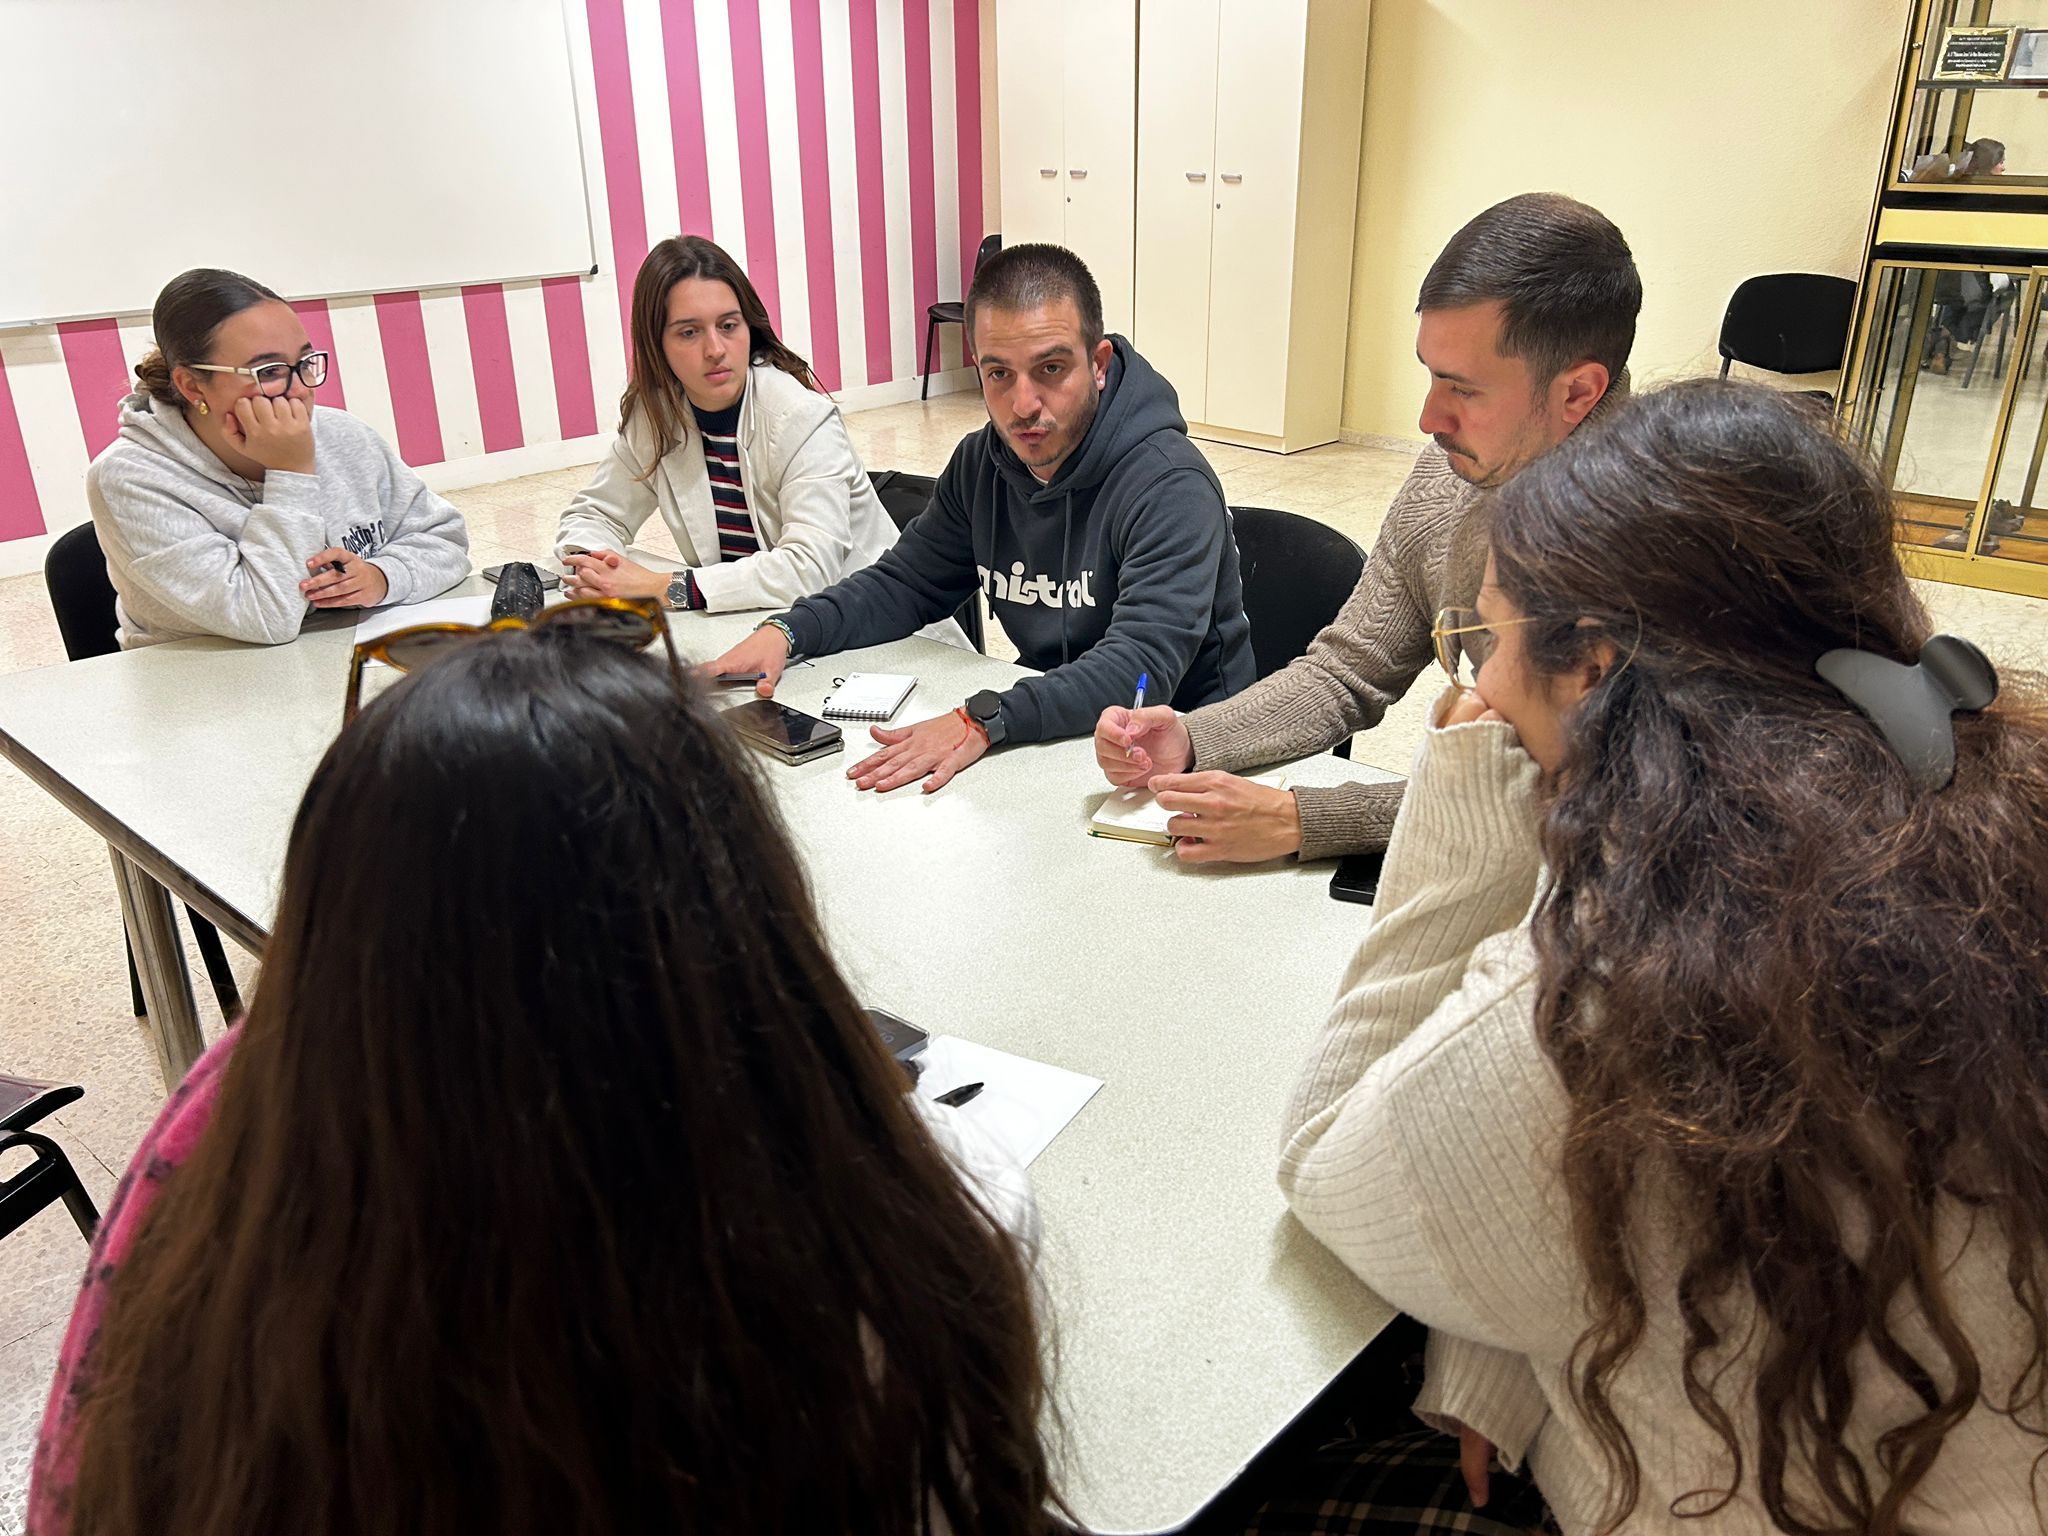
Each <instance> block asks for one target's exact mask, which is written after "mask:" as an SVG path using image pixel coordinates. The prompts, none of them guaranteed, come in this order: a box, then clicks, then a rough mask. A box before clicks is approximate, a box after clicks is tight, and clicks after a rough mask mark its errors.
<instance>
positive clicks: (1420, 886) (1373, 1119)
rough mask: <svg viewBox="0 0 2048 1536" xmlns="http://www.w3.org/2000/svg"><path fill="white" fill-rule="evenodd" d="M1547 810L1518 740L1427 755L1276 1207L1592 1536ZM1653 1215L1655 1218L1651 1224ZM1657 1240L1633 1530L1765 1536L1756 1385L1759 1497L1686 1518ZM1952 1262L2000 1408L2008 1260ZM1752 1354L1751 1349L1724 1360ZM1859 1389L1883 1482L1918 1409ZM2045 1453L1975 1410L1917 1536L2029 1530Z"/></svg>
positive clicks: (1630, 1411) (1456, 730)
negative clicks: (1539, 891)
mask: <svg viewBox="0 0 2048 1536" xmlns="http://www.w3.org/2000/svg"><path fill="white" fill-rule="evenodd" d="M1535 789H1536V769H1535V765H1534V764H1533V763H1532V762H1531V761H1530V759H1529V758H1528V757H1527V755H1526V754H1524V753H1523V752H1522V751H1521V749H1520V748H1519V747H1518V746H1517V745H1516V744H1515V739H1514V734H1513V732H1512V730H1511V729H1510V728H1509V727H1508V726H1506V725H1504V724H1500V723H1498V722H1478V723H1474V724H1470V725H1460V726H1453V727H1451V728H1449V729H1447V730H1431V731H1430V732H1429V733H1428V734H1427V736H1426V738H1425V740H1424V742H1423V745H1422V748H1421V750H1420V751H1419V752H1418V753H1417V755H1416V762H1415V770H1414V775H1413V777H1412V779H1411V780H1410V782H1409V787H1408V793H1407V795H1406V797H1405V799H1404V802H1403V804H1402V808H1401V815H1400V820H1399V822H1398V824H1397V825H1396V827H1395V830H1394V836H1393V842H1392V845H1391V847H1390V848H1389V850H1388V855H1387V863H1386V869H1385V871H1384V873H1383V874H1382V876H1381V880H1380V889H1379V899H1378V901H1377V902H1376V904H1375V905H1374V908H1373V917H1372V925H1371V927H1370V928H1369V929H1368V930H1367V932H1366V936H1365V939H1364V942H1363V943H1362V944H1361V945H1360V946H1359V950H1358V953H1357V955H1356V956H1355V957H1354V958H1353V960H1352V962H1351V966H1350V969H1349V970H1348V971H1347V972H1346V974H1345V977H1344V983H1343V988H1342V991H1341V992H1340V994H1339V997H1338V1001H1337V1006H1336V1009H1335V1011H1334V1012H1333V1013H1332V1014H1331V1016H1330V1022H1329V1025H1328V1027H1327V1029H1326V1031H1325V1033H1324V1035H1323V1037H1322V1039H1321V1041H1320V1042H1319V1044H1318V1045H1317V1047H1316V1050H1315V1053H1314V1055H1313V1056H1312V1058H1311V1060H1310V1062H1309V1064H1308V1069H1307V1070H1306V1072H1304V1073H1303V1075H1302V1077H1301V1080H1300V1082H1299V1083H1298V1084H1297V1085H1296V1088H1295V1091H1294V1097H1293V1100H1292V1103H1291V1104H1290V1106H1289V1110H1288V1120H1287V1135H1286V1144H1285V1148H1284V1151H1283V1152H1282V1154H1281V1160H1280V1184H1281V1187H1282V1188H1283V1189H1284V1190H1285V1191H1286V1194H1287V1198H1288V1201H1289V1203H1290V1204H1291V1205H1292V1206H1293V1208H1294V1211H1295V1214H1296V1215H1297V1216H1299V1217H1300V1219H1301V1220H1302V1222H1303V1223H1304V1224H1305V1225H1306V1226H1307V1227H1308V1228H1309V1230H1310V1231H1312V1232H1314V1233H1315V1234H1316V1236H1317V1237H1319V1238H1321V1239H1322V1240H1323V1241H1324V1242H1325V1243H1327V1244H1329V1246H1330V1247H1331V1248H1332V1249H1333V1250H1335V1251H1336V1253H1337V1254H1338V1255H1339V1256H1340V1257H1342V1258H1343V1260H1344V1261H1345V1263H1347V1264H1348V1265H1350V1266H1351V1268H1352V1269H1353V1270H1355V1271H1356V1272H1357V1273H1358V1275H1359V1276H1360V1277H1361V1278H1362V1279H1364V1280H1365V1281H1366V1283H1367V1284H1369V1285H1371V1286H1372V1287H1373V1288H1374V1289H1375V1290H1377V1291H1378V1292H1379V1293H1380V1294H1381V1295H1382V1296H1384V1297H1385V1298H1386V1299H1387V1300H1388V1301H1389V1302H1391V1303H1393V1304H1394V1305H1395V1306H1398V1307H1400V1308H1401V1309H1402V1310H1403V1311H1405V1312H1407V1313H1409V1314H1410V1315H1412V1316H1414V1317H1417V1318H1420V1319H1421V1320H1422V1321H1423V1322H1425V1323H1427V1324H1429V1326H1430V1328H1431V1329H1432V1330H1433V1334H1432V1341H1431V1350H1430V1360H1429V1366H1430V1381H1429V1385H1428V1387H1427V1388H1426V1389H1425V1392H1424V1394H1423V1398H1422V1400H1421V1401H1420V1402H1419V1403H1418V1404H1417V1408H1418V1411H1420V1412H1422V1413H1423V1415H1424V1417H1426V1418H1430V1419H1432V1420H1433V1421H1434V1422H1438V1423H1439V1424H1444V1423H1446V1422H1447V1421H1448V1420H1450V1419H1453V1418H1456V1419H1461V1420H1463V1421H1464V1422H1466V1423H1469V1424H1471V1425H1472V1426H1473V1427H1474V1428H1476V1429H1478V1430H1479V1431H1481V1432H1482V1433H1483V1434H1485V1435H1486V1436H1487V1437H1488V1438H1489V1439H1491V1440H1493V1441H1494V1442H1495V1443H1496V1444H1497V1445H1498V1446H1499V1447H1500V1448H1501V1452H1502V1455H1503V1458H1504V1459H1505V1460H1506V1461H1507V1462H1508V1463H1509V1464H1510V1465H1513V1464H1515V1463H1517V1462H1518V1461H1520V1460H1521V1459H1522V1458H1523V1456H1524V1453H1525V1452H1526V1453H1527V1456H1528V1460H1529V1462H1530V1466H1531V1470H1532V1471H1533V1473H1534V1475H1535V1478H1536V1481H1537V1484H1538V1485H1539V1486H1540V1487H1541V1488H1542V1490H1543V1493H1544V1496H1545V1497H1546V1498H1547V1499H1548V1500H1549V1501H1550V1504H1551V1507H1552V1509H1553V1510H1554V1511H1555V1513H1556V1515H1557V1517H1558V1519H1559V1521H1560V1522H1561V1523H1562V1525H1563V1528H1564V1530H1565V1531H1566V1532H1567V1533H1571V1536H1577V1533H1580V1532H1590V1531H1593V1530H1594V1529H1596V1527H1597V1526H1598V1523H1599V1517H1600V1513H1601V1510H1602V1508H1603V1504H1604V1499H1605V1491H1606V1477H1605V1472H1604V1464H1603V1462H1602V1460H1601V1457H1600V1453H1599V1449H1598V1445H1597V1443H1596V1442H1595V1440H1594V1439H1593V1437H1592V1433H1591V1431H1590V1429H1589V1428H1588V1426H1587V1425H1586V1423H1585V1421H1584V1420H1583V1419H1582V1418H1581V1417H1580V1415H1579V1414H1578V1412H1577V1410H1576V1409H1575V1408H1574V1406H1573V1404H1572V1401H1571V1395H1570V1388H1569V1384H1568V1377H1567V1372H1566V1364H1567V1360H1568V1358H1569V1356H1570V1353H1571V1349H1572V1346H1573V1344H1574V1343H1575V1342H1576V1341H1577V1339H1578V1337H1579V1335H1580V1333H1581V1331H1582V1330H1583V1328H1584V1325H1585V1314H1584V1311H1583V1309H1582V1304H1581V1300H1580V1298H1581V1296H1582V1295H1583V1285H1584V1277H1583V1273H1582V1271H1581V1270H1580V1269H1579V1266H1578V1264H1577V1262H1576V1260H1575V1258H1574V1255H1573V1249H1572V1243H1571V1226H1570V1211H1569V1206H1568V1204H1567V1201H1566V1199H1565V1196H1564V1191H1563V1189H1562V1187H1561V1181H1560V1179H1559V1176H1558V1171H1557V1170H1558V1168H1559V1166H1560V1164H1561V1161H1562V1152H1561V1147H1562V1134H1563V1127H1564V1123H1565V1101H1564V1095H1563V1090H1562V1085H1561V1084H1560V1083H1559V1082H1558V1079H1557V1076H1556V1072H1555V1069H1554V1068H1553V1067H1552V1066H1551V1063H1550V1060H1549V1058H1548V1057H1547V1056H1546V1055H1545V1054H1544V1052H1543V1051H1542V1049H1541V1048H1540V1046H1539V1045H1538V1044H1537V1041H1536V1037H1535V1031H1534V1028H1533V1025H1532V1017H1533V998H1534V986H1535V975H1536V964H1535V956H1534V952H1533V950H1532V948H1531V946H1530V942H1529V937H1528V931H1527V929H1526V927H1525V926H1524V922H1525V919H1526V917H1527V914H1528V911H1529V908H1530V906H1531V904H1532V901H1533V898H1534V895H1535V892H1536V888H1537V879H1538V874H1539V860H1538V854H1537V842H1536V828H1537V818H1538V812H1537V809H1536V802H1535ZM1646 1209H1647V1210H1649V1211H1650V1212H1652V1213H1653V1212H1654V1209H1655V1203H1654V1200H1652V1201H1651V1202H1650V1203H1649V1204H1648V1206H1646ZM1987 1225H1988V1224H1987ZM1657 1233H1658V1222H1657V1219H1656V1217H1655V1216H1654V1214H1650V1215H1646V1217H1645V1218H1644V1225H1643V1226H1642V1227H1641V1228H1640V1229H1639V1239H1640V1244H1639V1245H1640V1248H1641V1250H1642V1270H1643V1281H1644V1288H1645V1294H1646V1297H1647V1298H1648V1300H1649V1303H1650V1317H1649V1325H1648V1331H1647V1334H1646V1337H1645V1339H1644V1341H1643V1344H1642V1346H1641V1347H1640V1349H1639V1350H1638V1351H1637V1353H1636V1355H1635V1357H1634V1359H1633V1360H1632V1361H1631V1362H1630V1363H1629V1364H1628V1365H1627V1366H1626V1367H1625V1368H1624V1369H1623V1370H1622V1372H1621V1373H1620V1375H1619V1377H1618V1378H1617V1380H1616V1382H1615V1384H1614V1401H1615V1405H1616V1409H1617V1411H1618V1412H1619V1414H1620V1415H1621V1418H1622V1421H1623V1423H1624V1425H1625V1426H1626V1427H1627V1429H1628V1431H1629V1433H1630V1436H1631V1438H1632V1439H1633V1441H1634V1443H1635V1447H1636V1452H1637V1456H1638V1458H1639V1459H1640V1461H1641V1464H1642V1473H1643V1493H1642V1497H1641V1499H1640V1500H1639V1501H1638V1503H1637V1506H1636V1510H1635V1514H1634V1516H1633V1517H1632V1518H1631V1519H1630V1521H1629V1522H1628V1524H1627V1525H1626V1526H1625V1527H1624V1529H1625V1530H1626V1531H1628V1532H1631V1533H1633V1532H1689V1533H1693V1532H1698V1531H1702V1530H1708V1531H1712V1532H1714V1533H1716V1536H1722V1533H1726V1532H1736V1533H1748V1532H1764V1531H1769V1530H1771V1529H1772V1528H1773V1527H1772V1526H1771V1523H1770V1520H1769V1518H1768V1517H1767V1515H1766V1514H1765V1513H1764V1510H1763V1507H1762V1504H1761V1502H1760V1501H1759V1500H1758V1499H1757V1497H1756V1483H1755V1473H1754V1468H1755V1465H1756V1457H1755V1445H1756V1440H1755V1435H1754V1433H1753V1430H1752V1428H1751V1420H1750V1418H1749V1416H1748V1409H1747V1400H1748V1394H1749V1383H1750V1376H1749V1373H1748V1371H1747V1370H1745V1368H1744V1364H1743V1362H1741V1361H1737V1362H1736V1363H1735V1364H1734V1365H1733V1366H1731V1368H1730V1369H1729V1371H1728V1374H1727V1375H1726V1376H1725V1377H1724V1378H1723V1383H1722V1390H1721V1401H1722V1402H1723V1403H1724V1404H1725V1405H1727V1406H1728V1407H1729V1408H1730V1410H1731V1412H1732V1413H1733V1415H1734V1418H1735V1422H1736V1425H1737V1431H1738V1434H1739V1435H1740V1436H1741V1438H1742V1440H1743V1443H1744V1447H1745V1454H1746V1468H1747V1469H1746V1478H1747V1481H1746V1482H1745V1484H1744V1486H1743V1488H1742V1490H1741V1492H1740V1494H1739V1496H1738V1497H1737V1499H1736V1500H1735V1501H1734V1502H1733V1503H1732V1504H1730V1505H1729V1506H1728V1507H1727V1508H1726V1509H1724V1510H1722V1511H1721V1512H1720V1513H1718V1514H1716V1515H1713V1516H1711V1517H1709V1518H1708V1519H1706V1520H1704V1521H1701V1520H1683V1521H1681V1520H1679V1519H1677V1518H1675V1517H1674V1516H1672V1515H1671V1513H1670V1508H1671V1505H1672V1502H1673V1501H1674V1500H1675V1499H1678V1498H1680V1497H1681V1496H1682V1495H1684V1494H1686V1493H1687V1492H1689V1491H1690V1490H1693V1489H1698V1488H1713V1487H1718V1486H1721V1485H1722V1484H1723V1483H1725V1481H1726V1480H1727V1477H1728V1475H1729V1471H1728V1467H1727V1465H1726V1462H1725V1458H1724V1457H1723V1456H1722V1454H1721V1453H1720V1450H1719V1443H1718V1442H1717V1441H1716V1440H1715V1439H1714V1437H1713V1435H1712V1434H1711V1433H1710V1432H1709V1431H1708V1429H1707V1427H1706V1425H1705V1423H1704V1422H1703V1421H1702V1420H1701V1419H1700V1418H1699V1417H1698V1416H1697V1415H1696V1414H1695V1413H1694V1412H1693V1411H1692V1408H1691V1406H1690V1405H1689V1404H1688V1402H1687V1401H1686V1397H1685V1393H1684V1388H1683V1379H1682V1376H1681V1374H1680V1360H1681V1355H1682V1349H1683V1335H1682V1332H1681V1328H1680V1324H1679V1320H1678V1315H1677V1310H1676V1307H1675V1304H1674V1303H1673V1302H1672V1300H1671V1297H1672V1295H1673V1287H1674V1281H1675V1275H1676V1261H1675V1258H1674V1254H1675V1244H1674V1243H1673V1242H1671V1241H1670V1240H1668V1239H1666V1240H1662V1241H1660V1240H1659V1238H1658V1235H1657ZM1945 1237H1946V1241H1945V1247H1946V1249H1947V1251H1948V1252H1949V1253H1950V1254H1951V1255H1952V1256H1953V1263H1952V1265H1951V1266H1950V1268H1949V1269H1948V1272H1947V1273H1948V1277H1949V1281H1950V1286H1951V1294H1952V1296H1953V1298H1954V1300H1955V1303H1956V1306H1957V1308H1958V1310H1959V1314H1960V1316H1961V1317H1962V1319H1963V1321H1964V1326H1965V1328H1966V1329H1967V1331H1968V1333H1969V1336H1970V1339H1971V1342H1972V1345H1973V1347H1974V1348H1975V1349H1976V1350H1977V1351H1978V1354H1979V1357H1980V1359H1981V1360H1982V1361H1983V1364H1984V1369H1985V1383H1986V1392H1987V1395H1988V1396H1991V1397H1993V1398H1994V1399H1995V1400H2002V1399H2003V1394H2004V1392H2005V1390H2006V1389H2007V1388H2008V1387H2009V1385H2010V1383H2011V1381H2012V1379H2013V1376H2014V1373H2015V1368H2016V1363H2017V1362H2016V1346H2017V1340H2018V1337H2019V1334H2018V1329H2019V1320H2018V1315H2017V1313H2016V1312H2015V1310H2014V1308H2013V1306H2012V1301H2011V1295H2010V1292H2009V1291H2008V1290H2007V1288H2006V1282H2005V1278H2004V1263H2005V1251H2004V1247H2003V1245H2002V1244H2001V1243H2000V1242H1999V1241H1998V1240H1997V1239H1996V1238H1995V1236H1993V1235H1992V1234H1991V1233H1989V1232H1988V1231H1985V1230H1982V1229H1981V1228H1980V1230H1978V1231H1977V1232H1976V1233H1975V1234H1974V1235H1972V1234H1969V1233H1967V1232H1965V1231H1964V1229H1963V1226H1962V1223H1961V1221H1960V1220H1958V1221H1957V1222H1956V1223H1955V1224H1954V1226H1953V1228H1952V1230H1950V1231H1949V1232H1948V1233H1946V1234H1945ZM1908 1326H1909V1327H1910V1323H1909V1324H1908ZM1741 1334H1742V1328H1741V1327H1740V1326H1739V1324H1738V1326H1737V1327H1736V1328H1734V1329H1733V1330H1732V1332H1731V1334H1730V1336H1731V1337H1737V1338H1739V1337H1741ZM1910 1337H1911V1336H1910V1335H1909V1339H1910ZM1916 1352H1918V1353H1920V1358H1922V1359H1923V1360H1925V1359H1932V1358H1934V1356H1933V1355H1932V1354H1931V1353H1927V1352H1919V1351H1916ZM1857 1378H1858V1379H1857V1390H1858V1398H1859V1402H1858V1411H1857V1413H1856V1416H1855V1417H1854V1419H1853V1420H1852V1439H1853V1441H1854V1443H1855V1447H1856V1449H1857V1450H1858V1451H1859V1453H1860V1454H1861V1455H1862V1456H1863V1460H1864V1464H1865V1466H1866V1467H1875V1465H1876V1460H1875V1456H1874V1454H1873V1452H1872V1449H1871V1447H1872V1444H1873V1442H1874V1439H1875V1436H1876V1434H1877V1433H1878V1432H1879V1431H1880V1430H1881V1429H1882V1428H1883V1427H1885V1426H1888V1425H1892V1424H1896V1423H1899V1422H1900V1421H1901V1420H1902V1419H1904V1418H1906V1417H1909V1416H1910V1415H1911V1414H1912V1413H1914V1412H1916V1411H1917V1402H1916V1401H1915V1400H1912V1399H1910V1398H1909V1397H1908V1396H1907V1395H1906V1394H1905V1393H1904V1392H1903V1391H1902V1389H1901V1388H1900V1387H1899V1386H1898V1384H1897V1382H1896V1380H1895V1379H1894V1378H1892V1377H1890V1376H1889V1375H1888V1374H1887V1373H1883V1372H1881V1371H1880V1370H1878V1369H1876V1368H1875V1367H1874V1366H1872V1367H1871V1368H1868V1369H1864V1370H1861V1371H1859V1372H1858V1373H1857ZM2043 1449H2048V1445H2044V1442H2042V1441H2040V1440H2037V1439H2033V1438H2030V1437H2028V1436H2026V1435H2024V1434H2023V1433H2021V1432H2019V1431H2018V1430H2016V1429H2015V1428H2014V1427H2013V1426H2012V1424H2011V1422H2010V1421H2009V1420H2007V1419H2005V1418H2002V1417H1999V1416H1998V1415H1996V1414H1993V1413H1991V1412H1989V1411H1988V1410H1985V1409H1983V1408H1981V1407H1980V1408H1979V1409H1978V1410H1977V1411H1976V1412H1975V1413H1974V1414H1972V1415H1971V1416H1970V1417H1969V1418H1968V1419H1966V1420H1965V1421H1964V1422H1963V1424H1962V1425H1961V1426H1960V1427H1958V1428H1957V1429H1956V1430H1955V1431H1954V1432H1952V1433H1951V1434H1950V1436H1949V1438H1948V1440H1947V1442H1946V1444H1945V1445H1944V1447H1943V1449H1942V1452H1941V1456H1940V1458H1939V1460H1938V1461H1937V1462H1936V1463H1935V1466H1934V1469H1933V1471H1932V1473H1931V1474H1930V1475H1929V1477H1928V1478H1927V1480H1926V1481H1925V1482H1924V1483H1923V1484H1922V1485H1921V1489H1920V1496H1919V1498H1918V1500H1917V1502H1916V1504H1915V1506H1914V1507H1913V1508H1912V1509H1911V1510H1910V1511H1909V1513H1908V1528H1909V1529H1912V1530H1915V1531H1923V1532H1942V1533H1951V1532H1953V1533H1968V1536H1992V1533H1998V1536H2012V1533H2016V1532H2022V1531H2033V1530H2035V1529H2036V1525H2035V1516H2034V1511H2033V1506H2032V1505H2031V1504H2030V1502H2029V1494H2028V1470H2029V1467H2030V1465H2031V1463H2032V1462H2033V1459H2034V1457H2035V1456H2036V1455H2037V1454H2039V1453H2040V1452H2041V1451H2042V1450H2043Z"/></svg>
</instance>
